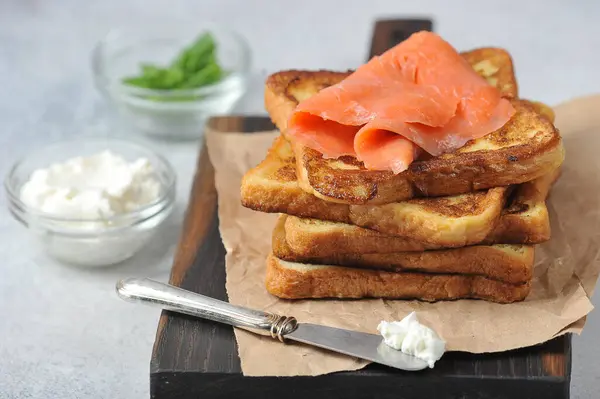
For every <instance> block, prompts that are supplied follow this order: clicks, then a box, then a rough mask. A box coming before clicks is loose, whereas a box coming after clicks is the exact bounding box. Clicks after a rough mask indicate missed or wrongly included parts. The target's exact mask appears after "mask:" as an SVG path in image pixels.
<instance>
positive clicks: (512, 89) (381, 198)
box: [265, 49, 564, 204]
mask: <svg viewBox="0 0 600 399" xmlns="http://www.w3.org/2000/svg"><path fill="white" fill-rule="evenodd" d="M465 56H466V58H467V60H468V61H469V62H470V63H471V64H472V65H473V66H474V68H475V69H476V70H477V71H478V72H479V73H480V74H482V75H483V76H484V77H486V78H488V80H489V81H490V83H495V84H496V86H497V87H499V88H500V90H501V91H502V92H503V94H505V96H507V97H516V94H517V86H516V80H515V79H514V72H513V67H512V61H511V60H510V56H509V55H508V54H507V53H506V52H505V51H503V50H500V49H479V50H474V51H472V52H469V53H466V54H465ZM347 74H348V73H347V72H330V71H314V72H310V71H283V72H279V73H276V74H274V75H271V76H270V77H269V79H267V83H266V89H265V104H266V108H267V111H268V112H269V115H270V116H271V119H273V121H274V122H275V124H276V125H277V126H278V128H279V129H280V130H281V131H282V132H284V134H285V129H286V127H287V120H288V118H289V117H290V115H291V113H292V112H293V110H294V108H295V107H296V105H297V104H298V102H299V101H302V100H304V99H306V98H309V97H310V96H312V95H314V94H316V93H317V92H318V91H319V90H321V89H323V88H325V87H328V86H330V85H332V84H335V83H338V82H339V81H341V80H342V79H344V77H346V76H347ZM490 79H491V80H490ZM512 101H513V105H514V106H515V108H516V110H517V113H516V114H515V116H513V118H512V119H511V120H510V121H509V122H508V123H507V124H506V125H505V126H504V127H502V128H501V129H499V130H497V131H496V132H493V133H490V134H488V135H487V136H484V137H482V138H480V139H477V140H471V141H470V142H468V143H467V144H466V145H465V146H464V147H462V148H460V149H459V150H457V151H455V152H453V153H450V154H444V155H442V156H439V157H433V158H423V159H420V160H417V161H415V162H413V163H412V164H411V166H410V167H409V169H408V170H406V171H404V172H402V173H400V174H398V175H394V174H392V173H391V172H385V171H369V170H366V169H365V168H364V165H363V164H362V163H361V162H359V161H357V160H356V159H355V158H353V157H340V158H338V159H325V158H323V157H322V155H321V154H320V153H318V152H317V151H314V150H311V149H309V148H306V147H303V146H299V145H297V146H295V147H294V151H295V153H296V160H297V165H296V166H297V175H298V180H299V183H300V187H301V188H302V189H303V190H305V191H306V192H308V193H311V194H313V195H315V196H317V197H319V198H322V199H324V200H327V201H332V202H340V203H347V204H366V203H370V204H385V203H391V202H398V201H403V200H406V199H409V198H413V197H420V196H423V197H432V196H443V195H455V194H461V193H467V192H471V191H476V190H481V189H486V188H490V187H497V186H506V185H510V184H518V183H522V182H525V181H529V180H532V179H535V178H537V177H540V176H542V175H544V174H546V173H548V172H549V171H551V170H553V169H556V168H557V167H558V166H560V164H561V163H562V161H563V158H564V150H563V147H562V142H561V140H560V135H559V134H558V131H557V130H556V129H555V128H554V126H553V125H552V123H551V122H550V121H549V120H548V119H547V118H546V117H544V115H542V114H540V108H539V107H536V106H533V105H532V104H531V103H530V102H528V101H523V100H516V99H513V100H512ZM543 110H544V109H542V111H543Z"/></svg>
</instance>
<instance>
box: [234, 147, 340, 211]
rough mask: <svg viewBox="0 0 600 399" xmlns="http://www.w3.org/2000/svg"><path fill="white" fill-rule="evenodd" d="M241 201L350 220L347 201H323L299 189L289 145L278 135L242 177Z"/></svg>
mask: <svg viewBox="0 0 600 399" xmlns="http://www.w3.org/2000/svg"><path fill="white" fill-rule="evenodd" d="M241 197H242V205H243V206H245V207H246V208H250V209H254V210H255V211H260V212H266V213H287V214H290V215H296V216H301V217H312V218H318V219H324V220H333V221H340V222H346V223H351V221H350V209H349V207H348V205H345V204H336V203H332V202H326V201H323V200H320V199H318V198H317V197H315V196H314V195H311V194H309V193H307V192H306V191H304V190H302V189H301V188H300V186H299V185H298V180H297V178H296V159H295V158H294V153H293V151H292V147H291V145H290V144H289V142H288V141H287V140H285V139H284V138H283V136H278V137H277V138H276V139H275V141H274V143H273V146H272V147H271V148H270V149H269V152H268V153H267V156H266V158H265V159H264V160H263V161H262V162H261V163H260V164H259V165H258V166H256V167H254V168H252V169H250V170H249V171H248V172H247V173H246V174H245V175H244V178H243V179H242V185H241Z"/></svg>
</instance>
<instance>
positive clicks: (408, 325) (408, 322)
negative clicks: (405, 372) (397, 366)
mask: <svg viewBox="0 0 600 399" xmlns="http://www.w3.org/2000/svg"><path fill="white" fill-rule="evenodd" d="M377 331H379V333H380V334H381V336H382V337H383V340H384V342H385V344H386V345H388V346H389V347H391V348H394V349H396V350H400V351H402V352H404V353H406V354H407V355H412V356H415V357H417V358H419V359H423V360H425V361H426V362H427V363H428V364H429V367H431V368H433V366H434V364H435V362H436V361H438V360H439V359H440V358H441V357H442V355H443V354H444V352H445V351H446V343H445V342H444V341H443V340H442V339H441V338H440V337H439V336H438V335H437V334H436V333H435V331H433V330H432V329H431V328H429V327H427V326H424V325H423V324H421V323H419V320H418V319H417V315H416V313H415V312H412V313H410V314H409V315H408V316H406V317H405V318H404V319H402V320H400V321H392V322H387V321H382V322H381V323H379V325H378V326H377Z"/></svg>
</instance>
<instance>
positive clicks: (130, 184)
mask: <svg viewBox="0 0 600 399" xmlns="http://www.w3.org/2000/svg"><path fill="white" fill-rule="evenodd" d="M160 189H161V187H160V183H159V181H158V180H157V179H156V177H155V172H154V169H153V167H152V165H151V164H150V162H149V161H148V160H147V159H145V158H140V159H137V160H136V161H134V162H131V163H129V162H127V161H126V160H125V159H124V158H123V157H121V156H119V155H117V154H114V153H112V152H110V151H104V152H100V153H98V154H95V155H91V156H89V157H76V158H72V159H68V160H67V161H65V162H63V163H56V164H53V165H50V166H49V167H48V168H46V169H38V170H36V171H35V172H33V173H32V175H31V176H30V178H29V180H28V181H27V182H26V183H25V184H24V185H23V187H22V188H21V192H20V198H21V201H23V202H24V203H25V205H27V206H29V207H31V208H32V209H35V210H37V211H40V212H43V213H47V214H49V215H52V216H56V217H65V218H69V219H107V218H110V217H111V216H115V215H119V214H123V213H127V212H130V211H134V210H136V209H138V208H140V207H142V206H144V205H146V204H149V203H151V202H153V201H155V200H156V199H157V198H158V197H159V195H160Z"/></svg>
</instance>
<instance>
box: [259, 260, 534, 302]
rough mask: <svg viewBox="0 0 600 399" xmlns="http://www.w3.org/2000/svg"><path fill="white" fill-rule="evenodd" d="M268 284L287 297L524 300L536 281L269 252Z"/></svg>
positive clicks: (277, 293) (270, 290)
mask: <svg viewBox="0 0 600 399" xmlns="http://www.w3.org/2000/svg"><path fill="white" fill-rule="evenodd" d="M266 288H267V291H268V292H269V293H271V294H272V295H275V296H277V297H279V298H284V299H307V298H356V299H358V298H388V299H419V300H423V301H431V302H433V301H439V300H454V299H469V298H470V299H485V300H488V301H492V302H498V303H511V302H515V301H521V300H523V299H525V297H527V295H528V294H529V291H530V289H531V284H530V283H529V282H528V283H525V284H518V285H514V284H508V283H504V282H500V281H497V280H492V279H488V278H485V277H481V276H468V275H456V274H428V273H393V272H385V271H379V270H366V269H356V268H346V267H339V266H325V267H323V266H311V265H303V264H299V263H290V262H286V261H283V260H280V259H277V258H276V257H275V256H274V255H273V254H270V255H269V257H268V258H267V275H266Z"/></svg>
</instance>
